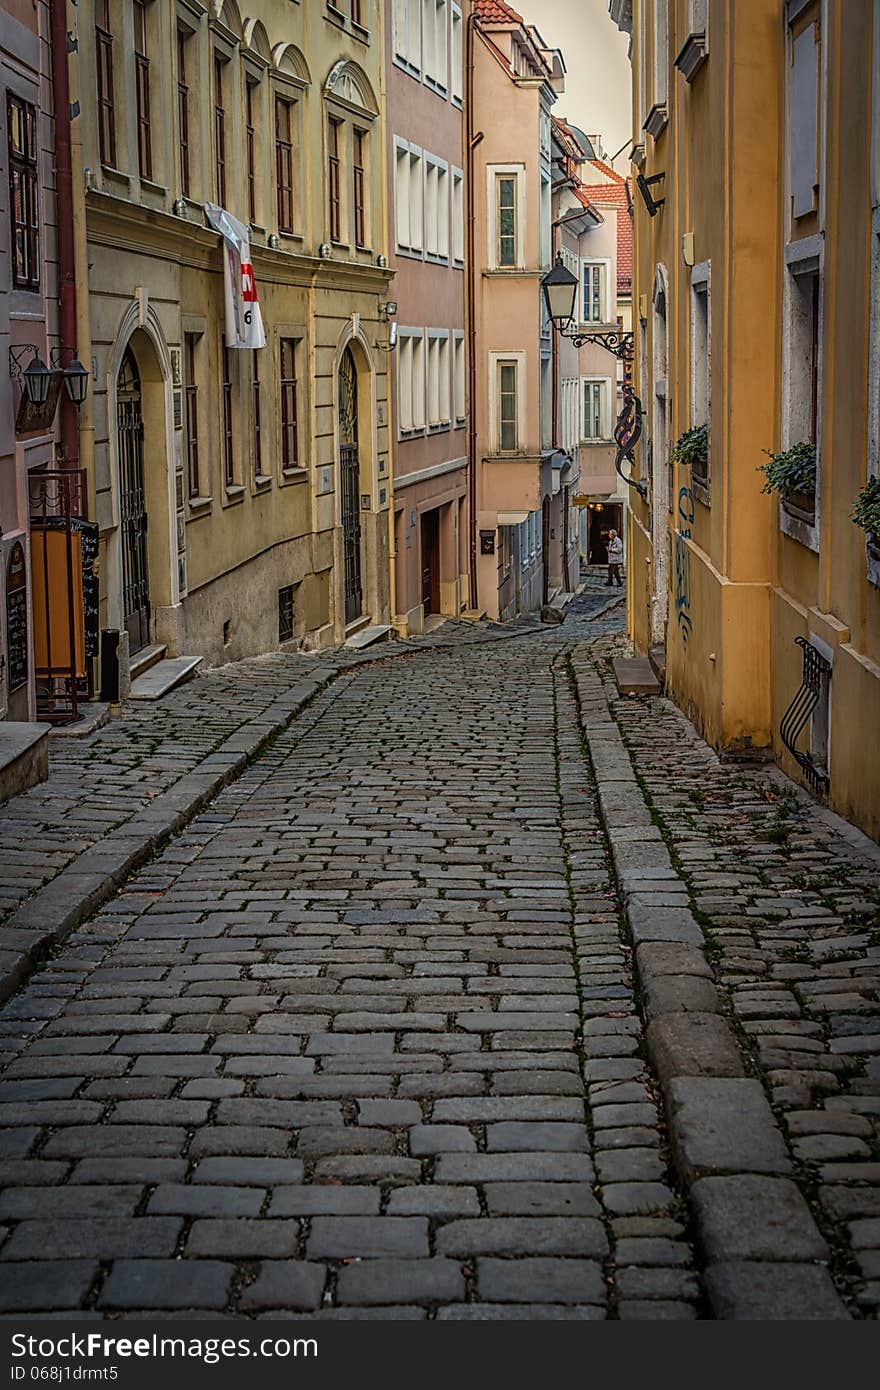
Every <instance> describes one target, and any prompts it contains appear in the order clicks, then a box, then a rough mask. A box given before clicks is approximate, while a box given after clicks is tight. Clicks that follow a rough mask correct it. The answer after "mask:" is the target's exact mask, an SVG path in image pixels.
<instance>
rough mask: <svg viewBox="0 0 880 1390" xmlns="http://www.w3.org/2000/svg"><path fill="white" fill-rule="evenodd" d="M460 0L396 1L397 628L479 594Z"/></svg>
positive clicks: (392, 46)
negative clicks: (475, 586) (472, 491)
mask: <svg viewBox="0 0 880 1390" xmlns="http://www.w3.org/2000/svg"><path fill="white" fill-rule="evenodd" d="M466 25H467V6H466V5H465V6H464V7H462V5H459V4H456V3H452V0H429V3H420V0H389V5H388V18H387V22H386V26H385V43H386V72H387V139H388V177H389V202H388V206H389V223H390V231H391V238H390V240H391V257H390V260H391V265H392V267H393V269H394V271H395V278H394V281H393V282H392V286H391V290H390V294H391V296H392V297H393V299H394V301H395V302H396V304H397V315H396V323H397V345H396V349H395V351H393V352H392V353H391V416H392V419H391V425H392V435H393V441H394V449H393V457H394V465H393V466H394V540H393V551H392V553H393V566H394V571H393V586H394V587H393V602H392V610H393V616H394V622H395V626H396V627H397V628H398V630H399V631H400V632H401V633H402V634H404V635H406V634H408V633H420V632H423V631H424V630H425V624H426V622H427V624H428V626H429V627H430V626H431V620H432V619H434V621H437V620H438V615H445V616H457V615H458V614H460V613H461V612H462V611H464V610H465V609H467V608H468V606H469V603H470V593H469V589H470V585H469V552H468V545H469V522H468V477H469V475H468V430H467V411H468V401H467V376H468V372H467V342H466V326H465V250H466V233H465V198H466V194H465V172H464V170H465V152H464V135H463V123H464V115H463V109H464V99H465V90H464V88H465V72H464V50H465V28H466Z"/></svg>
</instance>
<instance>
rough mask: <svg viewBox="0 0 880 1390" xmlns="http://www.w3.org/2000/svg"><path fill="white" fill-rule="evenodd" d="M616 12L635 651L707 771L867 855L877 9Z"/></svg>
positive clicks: (622, 5) (871, 775) (873, 568)
mask: <svg viewBox="0 0 880 1390" xmlns="http://www.w3.org/2000/svg"><path fill="white" fill-rule="evenodd" d="M610 9H611V15H612V18H613V19H614V20H616V22H617V23H618V25H619V26H620V27H621V28H624V29H626V30H628V31H629V32H630V33H631V35H632V50H631V57H632V67H633V111H634V148H633V156H632V157H633V163H634V172H635V173H636V174H637V175H640V176H641V179H642V181H643V182H642V187H641V189H640V190H639V192H638V193H637V195H636V214H635V249H634V277H635V287H634V306H635V313H634V321H635V334H636V364H635V381H636V389H637V390H638V391H639V394H640V396H641V399H642V404H643V409H644V433H643V436H642V440H641V444H640V448H639V453H638V457H637V468H638V473H639V474H640V475H641V477H642V479H643V480H645V481H646V482H647V485H648V486H647V498H646V499H645V501H644V502H643V501H642V500H641V499H640V498H639V497H638V495H637V494H635V493H634V495H633V498H632V507H631V510H630V520H629V535H628V547H627V551H628V558H629V566H628V583H629V614H630V617H629V622H630V633H631V636H632V638H633V640H634V642H635V644H636V646H637V647H638V648H639V649H640V650H646V649H648V648H650V647H651V646H652V645H658V646H659V645H665V660H666V670H667V686H668V689H669V691H670V693H671V694H672V696H673V697H674V698H675V699H676V701H677V702H678V703H679V704H680V705H681V706H682V708H683V709H684V710H685V711H686V712H687V713H688V714H689V716H690V717H691V718H692V719H693V720H694V722H695V723H696V725H697V727H698V729H699V730H700V732H701V733H702V734H703V735H704V736H705V737H706V738H707V739H708V740H709V742H711V743H712V744H713V745H714V746H715V747H716V748H719V749H721V750H726V751H730V752H736V751H741V750H748V749H750V748H768V747H769V748H771V749H772V751H773V754H774V756H775V757H776V758H777V760H778V761H779V763H780V765H781V766H782V767H783V768H784V770H785V771H786V772H787V773H789V774H790V775H791V776H793V777H794V778H795V779H797V780H800V781H802V782H804V783H805V784H806V785H808V786H809V787H810V788H811V789H812V790H813V791H814V792H816V793H818V794H819V795H822V796H824V797H827V799H828V802H829V804H830V805H831V806H832V807H833V808H834V809H836V810H838V811H840V812H841V813H842V814H843V815H845V816H847V817H848V818H850V819H851V820H853V821H855V822H856V823H857V824H859V825H860V826H862V827H863V828H864V829H865V830H866V831H868V833H869V834H871V835H873V836H874V837H875V838H880V755H878V752H877V748H876V731H877V729H878V728H880V550H878V548H877V547H876V546H875V544H874V541H873V539H872V535H871V532H870V530H867V532H866V530H865V529H860V527H858V526H857V525H856V524H855V522H854V520H853V508H854V506H855V505H856V502H857V499H858V498H859V496H860V494H863V495H864V497H865V498H870V497H871V496H872V495H873V494H872V492H871V490H870V487H869V486H868V484H869V480H870V479H871V478H876V477H877V476H878V474H880V425H878V414H880V405H878V402H880V391H878V382H880V348H878V338H880V309H878V298H880V250H878V247H880V210H878V209H880V192H878V190H880V174H878V160H880V153H878V152H880V114H878V113H880V93H878V85H880V79H878V73H880V61H878V55H880V3H878V0H865V3H859V4H851V3H847V0H787V3H785V0H748V3H747V4H737V3H727V2H726V0H670V2H669V3H667V0H611V5H610ZM703 427H705V428H703ZM683 436H684V438H683ZM770 455H775V456H776V459H775V462H774V465H773V467H772V470H771V472H772V478H771V477H770V476H769V475H768V474H766V473H765V472H762V471H760V470H761V468H762V466H767V465H768V464H769V463H770V459H769V456H770ZM798 459H801V460H802V461H803V460H806V463H805V464H803V466H802V468H801V469H800V471H798V466H797V461H798ZM771 482H772V483H775V486H773V487H772V488H771ZM765 483H766V485H767V487H768V488H771V490H769V491H765V490H764V487H765ZM877 486H878V487H880V484H878V485H877ZM866 487H867V488H868V490H867V492H865V491H864V490H865V489H866ZM869 515H870V513H869ZM793 704H794V708H793V709H792V708H791V707H792V705H793Z"/></svg>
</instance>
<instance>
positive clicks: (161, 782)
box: [0, 618, 536, 922]
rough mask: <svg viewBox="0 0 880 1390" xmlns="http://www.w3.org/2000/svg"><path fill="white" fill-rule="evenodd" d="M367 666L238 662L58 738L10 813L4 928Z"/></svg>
mask: <svg viewBox="0 0 880 1390" xmlns="http://www.w3.org/2000/svg"><path fill="white" fill-rule="evenodd" d="M535 622H536V620H535V619H530V618H527V619H524V620H522V621H521V622H520V623H519V624H518V625H516V627H515V628H514V629H513V631H515V632H516V631H522V630H528V629H529V628H530V627H533V626H534V625H535ZM508 636H510V630H509V629H507V628H500V627H498V626H495V625H493V624H485V623H484V624H481V625H479V626H477V627H475V626H474V625H472V624H469V623H462V622H448V623H445V624H444V625H443V627H441V628H440V629H438V631H437V632H436V633H435V634H433V635H432V636H429V637H425V638H420V639H418V641H417V642H415V643H414V642H412V641H410V642H402V641H399V640H397V639H394V640H393V641H391V642H387V643H385V644H384V645H383V647H382V652H383V653H386V652H387V653H389V654H390V653H397V654H400V653H404V652H407V651H412V650H421V649H431V648H432V647H442V646H444V645H447V644H449V643H450V642H454V643H455V644H456V645H459V644H467V643H469V642H473V641H479V642H483V641H487V640H493V639H495V640H498V639H503V638H505V637H508ZM371 654H372V655H375V654H376V649H373V652H372V653H371ZM358 660H363V657H362V656H360V655H358V656H357V657H354V656H353V654H352V653H350V652H346V651H344V650H334V651H331V652H322V653H320V654H318V655H313V656H309V655H300V654H297V653H293V654H287V653H285V654H283V655H282V654H275V655H270V656H265V657H257V658H253V659H251V660H249V661H242V662H237V663H230V664H229V665H227V666H220V667H215V668H212V669H209V670H207V671H204V672H199V673H197V675H196V677H195V678H194V679H193V680H192V681H190V682H189V683H188V684H186V685H184V686H181V687H180V688H179V689H178V690H175V691H172V692H171V693H170V694H169V695H167V696H166V697H165V698H164V699H163V700H161V701H159V702H156V703H148V702H137V701H133V700H131V701H127V702H126V704H125V707H124V712H123V716H122V717H121V718H119V719H115V720H113V721H112V722H111V723H110V724H108V725H106V726H105V727H104V728H103V729H100V730H99V731H98V732H97V733H95V734H93V735H91V736H89V737H86V738H75V737H63V738H55V737H53V738H52V739H51V740H50V768H51V770H50V776H49V779H48V781H46V782H43V783H41V784H40V785H38V786H36V787H33V788H32V789H31V790H30V791H29V792H27V793H26V794H25V795H23V796H17V797H15V798H14V799H13V800H12V801H10V802H7V803H6V804H5V805H3V806H0V922H2V920H3V919H4V917H6V916H7V915H8V914H9V913H10V912H11V911H13V910H14V909H15V907H16V906H17V905H18V904H19V903H20V902H22V901H23V900H24V899H25V898H27V897H28V896H29V895H30V894H31V893H33V892H34V890H35V889H36V888H38V887H40V885H41V884H44V883H46V882H48V881H49V880H50V879H52V878H54V877H55V875H57V874H58V873H59V872H60V871H61V870H62V869H63V868H64V867H65V866H66V865H68V864H70V863H71V861H72V860H73V859H75V858H76V856H77V855H79V854H81V853H82V852H83V851H85V850H87V849H89V848H90V847H91V846H92V845H94V844H95V843H96V842H98V841H100V839H101V837H102V836H104V835H106V834H107V832H108V831H111V830H115V829H118V828H119V827H120V826H123V825H124V824H125V823H126V822H128V821H130V820H131V819H132V817H134V816H136V815H137V814H138V813H139V812H141V811H143V810H144V808H146V807H148V806H149V805H150V803H151V801H153V800H154V799H155V798H156V797H158V796H159V795H160V793H162V792H163V791H166V790H167V789H168V788H170V787H172V786H174V785H175V783H177V782H178V781H180V779H181V778H182V777H184V776H185V775H186V774H187V773H190V772H192V771H193V769H194V768H196V767H197V766H198V765H199V763H201V762H202V761H203V760H204V759H205V758H207V757H209V756H210V755H211V754H212V753H214V752H215V750H216V749H218V748H219V747H220V745H221V744H222V743H223V742H224V740H226V739H228V738H229V737H230V735H233V734H234V733H235V732H236V730H238V729H240V728H241V727H242V726H243V725H244V724H246V723H248V722H251V721H254V720H257V719H259V718H260V716H261V715H262V714H263V713H264V711H266V710H267V709H268V708H269V707H270V706H271V705H272V704H273V702H274V701H275V700H276V699H277V698H278V697H279V695H281V694H283V693H284V692H285V691H287V690H288V689H289V688H290V687H291V686H292V685H293V684H294V683H295V682H297V681H299V680H302V679H304V678H308V677H310V676H311V675H312V673H313V672H314V671H315V669H316V668H318V669H319V670H320V671H321V672H322V675H323V677H324V678H326V676H328V675H330V674H332V672H334V671H336V670H339V669H340V668H344V667H345V666H346V665H348V664H351V663H352V662H353V661H358Z"/></svg>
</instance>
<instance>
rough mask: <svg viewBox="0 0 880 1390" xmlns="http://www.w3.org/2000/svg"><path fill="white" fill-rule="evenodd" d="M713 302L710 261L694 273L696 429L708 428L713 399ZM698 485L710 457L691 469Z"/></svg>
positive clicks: (704, 479)
mask: <svg viewBox="0 0 880 1390" xmlns="http://www.w3.org/2000/svg"><path fill="white" fill-rule="evenodd" d="M710 306H711V300H710V266H709V262H708V261H703V262H702V263H701V264H700V265H695V266H694V267H693V269H692V270H691V380H690V398H691V399H690V407H691V409H690V416H691V419H690V423H691V428H692V429H694V428H696V427H697V426H699V425H708V423H709V410H710V400H711V387H710V382H711V351H712V346H711V343H712V339H711V320H710V313H711V307H710ZM692 474H693V478H694V480H695V481H696V482H701V483H704V484H706V483H708V481H709V456H708V452H707V454H706V458H705V459H704V460H700V461H699V463H697V462H695V463H694V465H693V468H692Z"/></svg>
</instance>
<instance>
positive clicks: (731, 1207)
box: [575, 666, 849, 1320]
mask: <svg viewBox="0 0 880 1390" xmlns="http://www.w3.org/2000/svg"><path fill="white" fill-rule="evenodd" d="M575 676H576V681H577V688H578V697H579V702H580V707H581V711H582V712H583V711H584V710H588V711H589V716H588V718H584V717H583V713H582V716H581V728H582V733H583V737H584V741H585V743H586V745H587V748H588V750H589V754H590V760H591V762H592V764H593V770H594V773H595V775H596V779H597V781H599V780H601V784H602V785H601V790H600V793H599V798H598V799H599V806H600V814H601V817H602V821H603V824H604V827H605V831H606V835H607V837H608V841H609V845H610V848H611V858H612V862H613V865H614V874H615V878H616V881H617V886H618V890H619V893H620V897H621V901H622V903H623V909H624V915H625V917H626V922H627V926H628V929H629V934H630V937H631V939H632V943H633V947H634V950H633V957H634V967H635V973H636V978H637V980H638V984H639V989H640V992H641V996H642V1009H643V1013H644V1017H645V1023H646V1033H645V1037H646V1043H647V1050H648V1055H649V1058H650V1061H651V1064H652V1066H653V1067H654V1070H655V1072H656V1074H657V1076H658V1078H659V1081H660V1089H661V1092H662V1095H663V1103H664V1109H665V1111H666V1116H667V1121H668V1125H669V1137H670V1143H671V1148H672V1153H673V1159H674V1162H675V1165H676V1168H677V1171H678V1175H679V1178H680V1180H681V1182H682V1184H683V1186H684V1188H685V1189H686V1191H687V1192H688V1194H689V1196H690V1198H691V1214H692V1219H693V1225H694V1228H695V1233H696V1237H697V1240H698V1243H699V1245H700V1246H701V1247H702V1250H703V1253H704V1254H705V1257H706V1260H707V1261H708V1266H707V1270H706V1277H705V1286H706V1292H707V1295H708V1298H709V1302H710V1304H711V1305H712V1309H713V1312H714V1314H715V1316H716V1317H717V1318H720V1319H725V1320H726V1319H736V1320H741V1319H756V1318H760V1319H769V1320H788V1319H795V1320H797V1319H803V1318H818V1319H840V1318H848V1317H849V1314H848V1312H847V1309H846V1307H845V1305H844V1304H843V1302H842V1300H841V1298H840V1296H839V1295H838V1293H837V1291H836V1289H835V1288H834V1284H833V1282H832V1280H831V1276H830V1274H829V1273H828V1269H827V1266H826V1264H825V1263H823V1261H827V1259H828V1254H829V1252H828V1249H827V1246H826V1244H825V1241H824V1239H823V1237H822V1235H821V1233H820V1232H819V1229H818V1227H817V1226H816V1223H815V1220H814V1219H813V1215H812V1213H811V1212H810V1209H809V1207H808V1206H807V1204H806V1202H805V1201H804V1198H803V1197H802V1195H801V1193H800V1191H799V1189H798V1188H797V1186H796V1185H795V1183H794V1182H793V1181H792V1180H791V1176H790V1175H791V1169H792V1163H791V1158H790V1156H789V1153H788V1148H787V1145H786V1142H785V1139H784V1137H783V1134H782V1131H781V1130H780V1128H779V1126H778V1125H777V1123H776V1118H775V1116H774V1114H773V1111H772V1110H771V1108H770V1105H769V1102H768V1100H767V1097H766V1095H765V1093H764V1088H763V1086H762V1085H761V1083H760V1082H759V1081H757V1080H755V1079H753V1078H750V1077H747V1076H746V1075H745V1069H744V1067H743V1060H742V1055H741V1053H740V1049H739V1045H738V1043H737V1039H736V1035H735V1033H734V1031H733V1029H732V1028H731V1026H730V1024H729V1023H728V1021H727V1019H726V1018H725V1017H724V1016H723V1014H722V1013H721V1006H720V1001H719V996H718V991H717V989H716V986H715V981H714V973H713V971H712V968H711V965H710V963H709V960H708V958H707V955H706V942H705V937H704V934H703V931H702V928H701V926H700V924H699V922H698V921H697V920H696V918H695V917H694V915H693V913H692V912H691V909H690V894H689V892H688V888H687V884H686V882H685V880H684V879H683V878H682V877H681V876H680V875H679V874H678V873H677V871H676V870H675V868H674V867H673V865H672V862H671V860H670V857H669V853H668V850H667V848H666V845H665V843H664V841H663V839H662V836H661V834H660V832H659V830H658V829H657V827H656V825H655V824H654V821H653V818H652V814H651V808H650V806H649V805H648V803H647V801H646V800H645V797H644V796H643V794H642V790H641V788H640V786H639V784H638V782H637V780H636V776H635V769H634V766H633V763H632V759H631V758H630V755H629V751H628V749H627V747H626V745H625V743H624V741H623V738H622V735H621V733H620V729H619V727H618V725H617V724H616V722H615V720H614V718H613V716H612V715H611V712H610V710H609V711H607V713H605V715H604V716H602V715H601V714H598V713H597V695H600V694H601V698H602V699H603V700H604V693H603V692H602V691H601V686H600V685H599V682H598V678H597V677H595V676H593V675H592V673H590V672H584V671H583V670H582V669H578V667H577V666H576V667H575ZM774 1213H776V1216H775V1223H776V1229H774V1218H773V1214H774Z"/></svg>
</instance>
